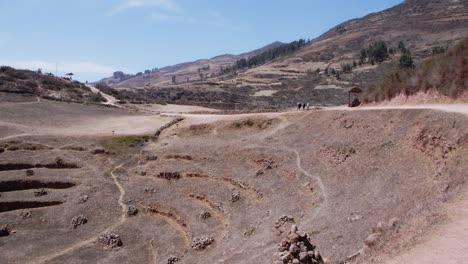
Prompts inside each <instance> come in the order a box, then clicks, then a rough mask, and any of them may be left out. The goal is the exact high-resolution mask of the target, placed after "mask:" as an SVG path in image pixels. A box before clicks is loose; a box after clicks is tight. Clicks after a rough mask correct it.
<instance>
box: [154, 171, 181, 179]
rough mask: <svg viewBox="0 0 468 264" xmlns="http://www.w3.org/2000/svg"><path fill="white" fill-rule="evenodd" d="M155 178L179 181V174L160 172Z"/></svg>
mask: <svg viewBox="0 0 468 264" xmlns="http://www.w3.org/2000/svg"><path fill="white" fill-rule="evenodd" d="M156 177H158V178H161V179H165V180H168V181H170V180H178V179H180V177H181V175H180V173H179V172H161V173H159V174H158V175H157V176H156Z"/></svg>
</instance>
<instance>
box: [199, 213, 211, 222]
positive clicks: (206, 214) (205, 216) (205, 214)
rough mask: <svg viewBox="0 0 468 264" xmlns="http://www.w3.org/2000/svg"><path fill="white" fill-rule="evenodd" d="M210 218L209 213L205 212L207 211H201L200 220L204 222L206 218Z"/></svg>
mask: <svg viewBox="0 0 468 264" xmlns="http://www.w3.org/2000/svg"><path fill="white" fill-rule="evenodd" d="M210 217H211V214H210V212H207V211H203V212H202V213H201V214H200V218H201V219H203V220H206V219H208V218H210Z"/></svg>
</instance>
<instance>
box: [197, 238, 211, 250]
mask: <svg viewBox="0 0 468 264" xmlns="http://www.w3.org/2000/svg"><path fill="white" fill-rule="evenodd" d="M213 242H214V238H213V237H208V236H203V237H200V238H195V239H193V240H192V248H193V249H195V250H203V249H205V248H207V247H208V246H209V245H211V244H213Z"/></svg>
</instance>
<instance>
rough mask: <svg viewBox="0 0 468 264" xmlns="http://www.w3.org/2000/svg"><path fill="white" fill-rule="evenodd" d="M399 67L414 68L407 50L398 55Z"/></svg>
mask: <svg viewBox="0 0 468 264" xmlns="http://www.w3.org/2000/svg"><path fill="white" fill-rule="evenodd" d="M400 68H414V62H413V57H411V53H409V52H407V53H404V54H403V55H401V57H400Z"/></svg>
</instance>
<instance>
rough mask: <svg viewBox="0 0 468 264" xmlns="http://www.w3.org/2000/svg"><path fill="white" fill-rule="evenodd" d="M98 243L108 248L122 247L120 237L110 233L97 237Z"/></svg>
mask: <svg viewBox="0 0 468 264" xmlns="http://www.w3.org/2000/svg"><path fill="white" fill-rule="evenodd" d="M98 242H99V243H100V244H102V245H105V246H108V247H110V248H116V247H121V246H122V245H123V243H122V240H121V239H120V236H119V235H117V234H114V233H111V232H104V233H102V234H100V235H99V237H98Z"/></svg>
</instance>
